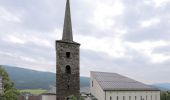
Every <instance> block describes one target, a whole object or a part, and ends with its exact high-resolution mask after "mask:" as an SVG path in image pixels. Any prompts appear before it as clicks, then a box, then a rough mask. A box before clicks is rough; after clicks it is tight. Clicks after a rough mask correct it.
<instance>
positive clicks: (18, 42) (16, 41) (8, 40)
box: [5, 35, 25, 44]
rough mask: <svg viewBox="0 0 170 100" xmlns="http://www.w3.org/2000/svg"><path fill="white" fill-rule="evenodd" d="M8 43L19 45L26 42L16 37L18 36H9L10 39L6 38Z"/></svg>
mask: <svg viewBox="0 0 170 100" xmlns="http://www.w3.org/2000/svg"><path fill="white" fill-rule="evenodd" d="M5 41H7V42H11V43H17V44H24V43H25V41H24V40H22V39H20V38H18V37H16V36H13V35H9V36H8V38H6V40H5Z"/></svg>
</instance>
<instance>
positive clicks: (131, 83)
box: [91, 71, 159, 91]
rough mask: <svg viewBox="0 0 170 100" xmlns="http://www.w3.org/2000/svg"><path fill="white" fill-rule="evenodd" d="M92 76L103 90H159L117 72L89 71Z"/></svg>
mask: <svg viewBox="0 0 170 100" xmlns="http://www.w3.org/2000/svg"><path fill="white" fill-rule="evenodd" d="M91 75H92V77H94V78H95V79H96V81H97V82H98V83H99V85H100V86H101V88H102V89H103V90H128V91H130V90H136V91H138V90H143V91H144V90H147V91H159V89H157V88H155V87H152V86H150V85H146V84H144V83H141V82H138V81H135V80H133V79H130V78H128V77H125V76H122V75H120V74H117V73H108V72H93V71H92V72H91Z"/></svg>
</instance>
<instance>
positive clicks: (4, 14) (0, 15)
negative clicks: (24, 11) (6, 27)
mask: <svg viewBox="0 0 170 100" xmlns="http://www.w3.org/2000/svg"><path fill="white" fill-rule="evenodd" d="M0 21H7V22H17V23H20V22H21V19H20V16H19V15H16V14H14V13H12V12H10V11H8V10H6V9H5V8H2V7H0Z"/></svg>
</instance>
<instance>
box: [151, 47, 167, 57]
mask: <svg viewBox="0 0 170 100" xmlns="http://www.w3.org/2000/svg"><path fill="white" fill-rule="evenodd" d="M152 52H153V53H161V54H165V55H170V45H167V46H161V47H157V48H155V49H154V50H153V51H152Z"/></svg>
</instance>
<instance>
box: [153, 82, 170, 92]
mask: <svg viewBox="0 0 170 100" xmlns="http://www.w3.org/2000/svg"><path fill="white" fill-rule="evenodd" d="M153 86H156V87H157V88H159V89H160V90H162V91H168V90H169V91H170V83H157V84H153Z"/></svg>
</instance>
